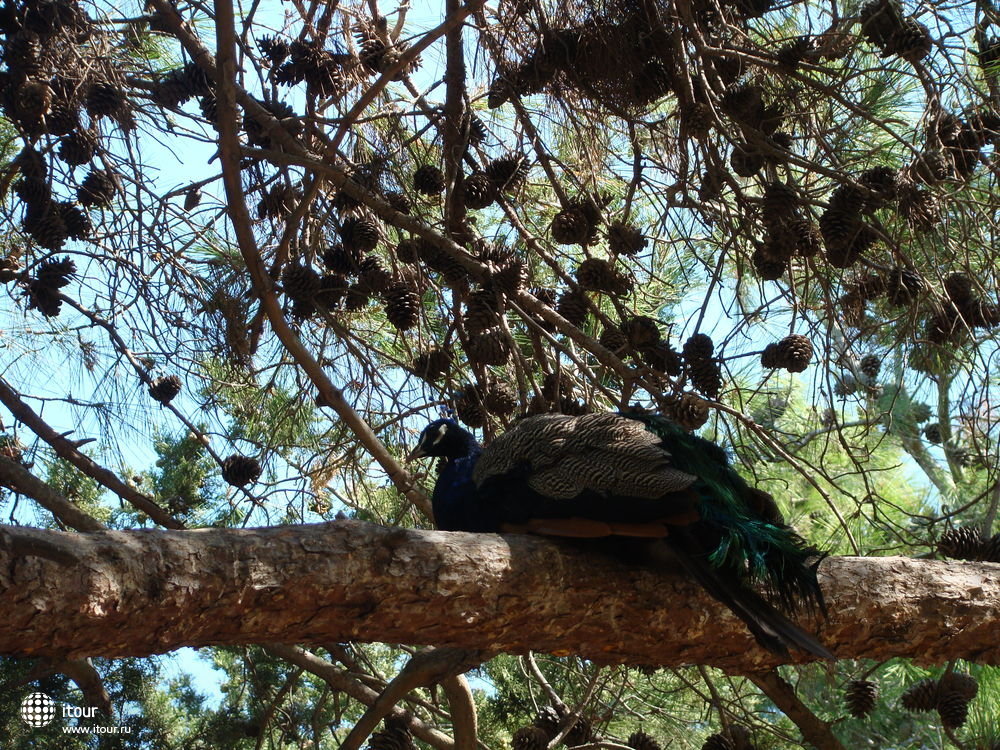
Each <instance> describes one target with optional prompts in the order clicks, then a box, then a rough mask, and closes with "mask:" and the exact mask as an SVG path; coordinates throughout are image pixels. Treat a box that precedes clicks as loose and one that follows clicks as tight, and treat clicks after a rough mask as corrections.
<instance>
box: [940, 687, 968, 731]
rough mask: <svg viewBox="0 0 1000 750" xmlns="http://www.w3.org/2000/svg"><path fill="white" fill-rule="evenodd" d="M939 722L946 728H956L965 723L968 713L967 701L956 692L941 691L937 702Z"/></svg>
mask: <svg viewBox="0 0 1000 750" xmlns="http://www.w3.org/2000/svg"><path fill="white" fill-rule="evenodd" d="M937 710H938V715H939V716H940V717H941V723H942V724H943V725H944V726H945V727H946V728H948V729H957V728H958V727H960V726H962V725H963V724H965V720H966V718H967V717H968V715H969V701H968V700H966V699H965V698H963V697H962V696H961V695H959V694H958V693H946V694H945V693H943V692H942V695H941V698H940V699H939V700H938V704H937Z"/></svg>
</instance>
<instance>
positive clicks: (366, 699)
mask: <svg viewBox="0 0 1000 750" xmlns="http://www.w3.org/2000/svg"><path fill="white" fill-rule="evenodd" d="M265 648H266V649H267V651H268V653H270V654H271V655H273V656H277V657H280V658H282V659H284V660H285V661H289V662H291V663H292V664H297V665H298V666H300V667H302V668H303V669H305V670H306V671H307V672H311V673H312V674H314V675H316V676H317V677H319V678H320V679H321V680H323V681H324V682H326V684H327V685H329V686H330V687H331V688H332V689H333V690H339V691H342V692H344V693H346V694H347V695H349V696H351V698H353V699H354V700H356V701H358V703H362V704H364V705H366V706H371V705H374V703H375V702H376V701H377V700H378V699H379V693H377V692H375V691H374V690H372V689H371V688H370V687H367V686H366V685H363V684H362V683H361V682H360V681H358V680H357V679H355V678H354V677H352V676H350V675H349V674H348V673H347V672H345V671H344V670H343V669H338V668H337V667H335V666H333V665H332V664H331V663H330V662H328V661H325V660H323V659H321V658H320V657H318V656H316V654H314V653H312V652H311V651H306V650H305V649H304V648H300V647H298V646H288V645H286V644H283V643H269V644H268V645H267V646H266V647H265ZM391 715H392V716H394V717H396V718H399V719H401V718H404V717H405V718H406V719H407V720H408V721H409V723H410V731H411V732H413V734H414V736H416V737H417V738H419V739H421V740H423V741H424V742H426V743H427V744H428V745H430V746H431V747H434V748H437V749H438V750H453V748H455V743H454V742H453V741H452V740H451V738H450V737H448V736H447V735H444V734H442V733H441V732H439V731H437V730H436V729H433V728H432V727H429V726H428V725H427V724H425V723H424V722H422V721H421V720H420V719H418V718H417V717H415V716H412V715H410V714H408V713H406V712H405V711H404V710H403V709H401V708H398V707H393V708H392V711H391Z"/></svg>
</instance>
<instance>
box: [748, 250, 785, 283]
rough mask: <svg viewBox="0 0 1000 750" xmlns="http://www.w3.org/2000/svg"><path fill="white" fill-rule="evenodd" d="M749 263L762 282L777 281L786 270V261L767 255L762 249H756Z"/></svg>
mask: <svg viewBox="0 0 1000 750" xmlns="http://www.w3.org/2000/svg"><path fill="white" fill-rule="evenodd" d="M750 261H751V262H752V263H753V269H754V271H755V272H756V274H757V276H758V277H759V278H761V279H763V280H764V281H777V280H778V279H780V278H781V276H782V275H783V274H784V273H785V271H787V270H788V261H786V260H783V259H781V258H776V257H775V256H773V255H771V254H769V253H768V252H767V250H766V249H765V248H764V247H759V248H757V249H756V250H755V251H754V253H753V255H752V256H751V258H750Z"/></svg>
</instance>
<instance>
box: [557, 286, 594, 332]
mask: <svg viewBox="0 0 1000 750" xmlns="http://www.w3.org/2000/svg"><path fill="white" fill-rule="evenodd" d="M556 312H558V313H559V314H560V315H562V316H563V317H564V318H566V320H568V321H569V322H570V323H572V324H573V325H575V326H576V327H577V328H580V327H582V326H583V324H584V322H585V321H586V319H587V314H588V313H589V312H590V305H589V303H588V300H587V295H586V294H585V293H584V292H583V291H580V290H574V289H567V290H566V291H565V292H563V293H562V294H561V295H559V300H558V302H557V303H556Z"/></svg>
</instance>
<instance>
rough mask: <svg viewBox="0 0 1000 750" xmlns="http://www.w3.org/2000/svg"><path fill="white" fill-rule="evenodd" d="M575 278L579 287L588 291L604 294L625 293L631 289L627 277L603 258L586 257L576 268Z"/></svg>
mask: <svg viewBox="0 0 1000 750" xmlns="http://www.w3.org/2000/svg"><path fill="white" fill-rule="evenodd" d="M576 280H577V283H578V284H579V285H580V288H581V289H583V290H585V291H589V292H604V293H606V294H615V295H618V294H627V293H628V292H629V291H631V284H630V283H629V281H628V279H627V278H626V277H625V276H623V275H622V274H620V273H619V272H618V271H617V270H616V269H615V267H614V266H613V265H612V264H611V263H609V262H608V261H606V260H604V259H603V258H587V259H586V260H585V261H583V263H581V264H580V266H579V267H578V268H577V269H576Z"/></svg>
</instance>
